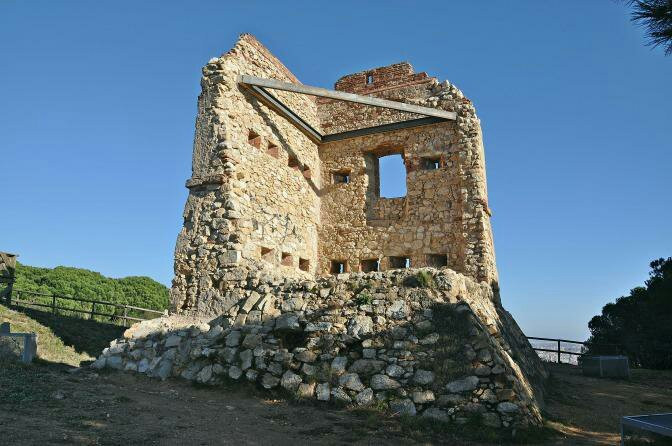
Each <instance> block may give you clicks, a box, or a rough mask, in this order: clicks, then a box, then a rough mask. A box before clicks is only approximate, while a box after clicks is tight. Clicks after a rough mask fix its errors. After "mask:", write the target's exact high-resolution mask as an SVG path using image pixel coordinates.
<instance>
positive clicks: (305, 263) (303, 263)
mask: <svg viewBox="0 0 672 446" xmlns="http://www.w3.org/2000/svg"><path fill="white" fill-rule="evenodd" d="M299 269H300V270H301V271H306V272H308V271H310V260H308V259H301V258H300V259H299Z"/></svg>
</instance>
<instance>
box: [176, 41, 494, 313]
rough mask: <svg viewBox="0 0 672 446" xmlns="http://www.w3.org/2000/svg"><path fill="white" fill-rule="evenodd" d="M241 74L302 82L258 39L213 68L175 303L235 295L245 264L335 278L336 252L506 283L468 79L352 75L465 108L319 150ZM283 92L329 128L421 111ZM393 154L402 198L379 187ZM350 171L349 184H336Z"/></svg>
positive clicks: (214, 305) (381, 88)
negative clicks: (400, 160) (446, 117)
mask: <svg viewBox="0 0 672 446" xmlns="http://www.w3.org/2000/svg"><path fill="white" fill-rule="evenodd" d="M241 74H248V75H253V76H258V77H263V78H271V79H279V80H282V81H286V82H293V83H298V82H299V81H298V80H297V79H296V78H295V77H294V75H292V73H291V72H289V70H288V69H287V68H286V67H285V66H284V65H282V63H281V62H280V61H278V60H277V59H276V58H275V57H274V56H273V55H272V54H271V53H270V52H269V51H268V50H267V49H266V48H264V47H263V46H262V45H261V44H260V43H259V42H258V41H257V40H256V39H254V37H252V36H250V35H243V36H241V38H240V40H239V41H238V42H237V43H236V45H235V46H234V48H233V49H232V50H231V51H229V52H228V53H226V54H224V55H223V56H221V57H219V58H215V59H212V60H211V61H210V62H209V63H208V64H207V65H206V66H205V67H204V69H203V77H202V79H201V85H202V93H201V95H200V97H199V101H198V117H197V120H196V130H195V136H194V154H193V167H192V170H193V171H192V177H191V178H190V179H189V180H188V181H187V187H188V188H189V190H190V194H189V197H188V200H187V203H186V205H185V211H184V226H183V228H182V230H181V232H180V234H179V236H178V241H177V245H176V249H175V278H174V281H173V287H172V290H171V296H172V299H171V301H172V305H173V309H174V310H175V311H178V312H183V313H185V314H201V313H212V312H214V311H216V310H222V309H223V308H226V307H227V305H228V304H227V302H229V301H230V299H231V296H232V294H231V293H234V292H235V290H233V289H231V287H230V286H229V285H228V282H229V281H231V280H232V279H231V278H232V277H236V276H237V275H238V274H241V273H243V274H244V272H245V271H246V268H249V267H252V268H262V269H265V270H268V271H273V272H279V273H282V274H283V275H285V276H288V277H306V278H308V277H313V276H315V275H318V276H320V275H328V274H331V273H332V272H333V271H334V268H333V265H334V262H342V263H343V264H344V266H345V268H346V269H347V270H349V271H359V270H367V269H370V268H371V265H375V268H380V269H381V270H386V269H391V268H397V267H399V263H400V262H402V263H403V262H405V259H407V260H410V265H411V266H412V267H422V266H441V267H449V268H452V269H454V270H456V271H459V272H462V273H464V274H466V275H468V276H469V277H472V278H474V279H476V280H478V281H484V282H487V283H489V284H496V282H497V270H496V266H495V257H494V247H493V242H492V233H491V227H490V211H489V208H488V204H487V190H486V180H485V160H484V153H483V144H482V138H481V130H480V124H479V121H478V118H477V117H476V114H475V110H474V108H473V105H472V104H471V102H470V101H469V100H468V99H466V98H464V96H463V95H462V93H461V92H460V91H459V90H458V89H456V88H455V87H454V86H453V85H450V84H449V83H447V82H444V83H439V82H438V81H437V80H436V79H434V78H431V77H429V76H427V74H426V73H414V71H413V69H412V67H411V66H410V65H409V64H407V63H400V64H395V65H391V66H389V67H381V68H377V69H374V70H371V71H368V72H362V73H355V74H352V75H348V76H345V77H343V78H341V79H340V80H339V81H338V82H337V83H336V88H337V89H340V90H343V91H352V92H356V93H361V94H371V95H374V96H379V97H383V98H386V99H392V100H397V101H402V102H408V103H414V104H420V105H424V106H429V107H436V108H441V109H444V110H450V111H455V112H456V113H457V120H456V121H455V122H453V121H448V122H443V123H438V124H433V125H429V126H425V127H417V128H413V129H407V130H398V131H394V132H388V133H379V134H375V135H369V136H363V137H359V138H352V139H346V140H341V141H336V142H331V143H325V144H321V145H319V146H318V145H317V144H315V143H313V142H312V141H311V140H310V139H308V138H307V137H306V136H305V135H303V134H302V133H301V132H300V131H299V130H297V129H296V128H295V127H294V126H293V125H292V124H291V123H290V122H288V121H287V120H285V119H284V118H282V117H280V116H279V115H277V114H276V113H275V112H273V111H272V110H269V109H268V108H267V107H266V106H264V105H263V104H262V103H261V102H259V101H258V100H257V99H256V98H255V97H254V96H253V95H251V94H250V93H249V92H248V91H247V90H245V89H244V88H243V87H241V86H240V85H239V84H238V83H237V78H238V76H239V75H241ZM273 94H274V95H276V96H277V97H278V98H279V99H280V100H281V101H282V102H283V103H284V104H285V105H287V106H288V107H289V108H291V109H292V110H294V111H295V112H297V113H299V114H300V115H301V117H302V118H303V119H305V120H306V121H307V122H309V123H310V124H311V125H312V126H313V127H315V128H316V129H318V130H319V131H321V132H323V133H333V132H340V131H345V130H351V129H353V128H362V127H368V126H373V125H378V124H383V123H389V122H397V121H402V120H407V119H411V118H416V117H418V116H415V115H412V114H409V113H404V112H398V111H394V110H389V109H381V108H375V107H368V106H363V105H357V104H352V103H347V102H340V101H332V100H316V99H315V98H314V97H310V96H306V95H300V94H295V93H288V92H282V91H275V90H274V91H273ZM391 153H400V154H402V155H403V157H404V160H405V164H406V177H405V178H402V179H400V181H405V182H406V186H407V195H406V197H402V198H399V199H385V198H381V197H380V196H379V172H378V157H380V156H382V155H386V154H391ZM428 161H434V162H435V163H436V165H437V166H438V169H436V170H431V171H430V170H427V169H426V163H427V162H428ZM341 174H346V175H348V177H349V180H350V181H349V182H347V183H345V182H338V181H335V178H336V176H338V175H341ZM238 269H240V271H236V270H238ZM222 311H226V310H222Z"/></svg>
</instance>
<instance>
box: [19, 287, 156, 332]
mask: <svg viewBox="0 0 672 446" xmlns="http://www.w3.org/2000/svg"><path fill="white" fill-rule="evenodd" d="M14 296H16V297H14ZM26 296H38V297H42V298H45V297H46V298H50V302H48V303H46V302H44V301H43V302H35V301H32V300H29V299H26V298H25V297H26ZM22 297H23V298H22ZM59 300H62V301H72V302H79V303H84V304H91V309H89V310H87V309H81V308H71V307H67V306H59V305H58V303H59ZM7 305H8V306H14V307H23V308H32V307H38V308H39V309H42V308H48V309H50V310H51V313H52V314H54V315H56V314H59V312H60V313H62V312H72V313H77V314H78V315H88V316H89V319H93V317H94V316H101V317H108V318H110V320H112V321H122V323H123V325H124V326H128V323H129V321H134V322H139V321H145V320H148V319H154V317H158V316H163V315H164V314H166V311H159V310H154V309H152V308H142V307H136V306H134V305H126V304H118V303H114V302H105V301H102V300H96V299H85V298H82V297H75V296H65V295H61V294H51V293H40V292H37V291H27V290H17V289H14V290H12V294H9V295H8V296H7ZM96 305H98V306H99V310H100V307H101V306H105V307H113V308H114V309H115V310H120V314H119V313H117V312H116V311H115V310H113V311H112V313H106V312H101V311H104V310H105V309H104V308H103V310H100V311H96ZM34 309H36V308H34ZM129 311H135V312H136V313H137V312H142V313H145V316H146V315H156V316H154V317H141V316H143V315H141V314H135V315H133V316H132V315H131V314H129Z"/></svg>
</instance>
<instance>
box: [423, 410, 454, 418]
mask: <svg viewBox="0 0 672 446" xmlns="http://www.w3.org/2000/svg"><path fill="white" fill-rule="evenodd" d="M422 416H423V417H427V418H433V419H435V420H439V421H450V416H449V415H448V413H447V412H446V411H445V410H441V409H438V408H436V407H430V408H429V409H426V410H425V411H424V412H422Z"/></svg>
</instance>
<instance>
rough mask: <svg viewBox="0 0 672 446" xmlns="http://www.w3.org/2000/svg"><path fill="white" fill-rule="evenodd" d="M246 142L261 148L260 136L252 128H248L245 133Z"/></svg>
mask: <svg viewBox="0 0 672 446" xmlns="http://www.w3.org/2000/svg"><path fill="white" fill-rule="evenodd" d="M247 142H248V143H249V144H251V145H253V146H254V147H256V148H257V149H260V148H261V136H259V134H258V133H256V132H255V131H254V130H250V131H249V133H248V134H247Z"/></svg>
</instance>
